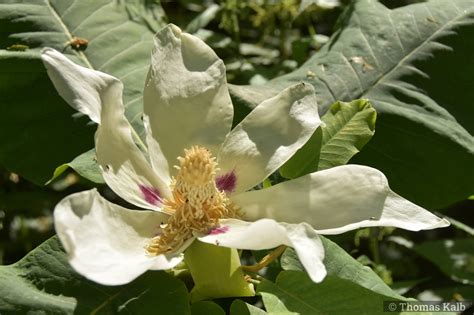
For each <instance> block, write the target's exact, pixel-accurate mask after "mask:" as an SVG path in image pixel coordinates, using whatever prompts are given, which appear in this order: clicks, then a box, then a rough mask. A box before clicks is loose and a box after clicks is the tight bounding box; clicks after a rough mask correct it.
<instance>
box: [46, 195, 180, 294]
mask: <svg viewBox="0 0 474 315" xmlns="http://www.w3.org/2000/svg"><path fill="white" fill-rule="evenodd" d="M167 219H168V216H167V215H165V214H161V213H159V212H155V211H142V210H129V209H125V208H122V207H120V206H117V205H114V204H112V203H110V202H108V201H107V200H105V199H103V198H102V197H101V196H100V195H99V194H98V193H97V191H96V190H95V189H94V190H89V191H85V192H81V193H77V194H73V195H70V196H68V197H66V198H65V199H63V200H62V201H61V202H60V203H59V204H58V205H57V206H56V208H55V210H54V224H55V227H56V232H57V234H58V237H59V239H60V240H61V243H62V244H63V246H64V248H65V249H66V252H67V253H68V256H69V262H70V264H71V265H72V267H74V269H75V270H76V271H77V272H79V273H80V274H81V275H83V276H85V277H86V278H88V279H90V280H93V281H95V282H98V283H101V284H105V285H120V284H125V283H128V282H130V281H132V280H133V279H135V278H137V277H138V276H140V275H141V274H142V273H144V272H145V271H147V270H148V269H169V268H173V267H174V266H175V265H177V264H178V263H179V262H180V261H181V257H179V256H171V255H169V256H165V255H159V256H156V257H150V256H148V255H147V254H146V252H145V248H144V247H145V245H146V244H147V242H148V241H149V240H150V238H151V237H153V236H154V235H155V233H156V232H157V231H159V225H160V223H161V222H166V221H167Z"/></svg>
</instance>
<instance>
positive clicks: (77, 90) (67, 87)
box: [41, 48, 117, 123]
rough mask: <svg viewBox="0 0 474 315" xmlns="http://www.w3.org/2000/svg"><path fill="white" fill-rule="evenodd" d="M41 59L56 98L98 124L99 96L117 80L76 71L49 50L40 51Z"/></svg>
mask: <svg viewBox="0 0 474 315" xmlns="http://www.w3.org/2000/svg"><path fill="white" fill-rule="evenodd" d="M41 59H42V60H43V64H44V65H45V67H46V70H47V72H48V75H49V78H50V79H51V81H52V82H53V84H54V86H55V88H56V90H57V91H58V93H59V95H61V97H62V98H63V99H64V100H65V101H66V102H67V103H68V104H69V105H70V106H71V107H73V108H74V109H75V110H77V111H79V112H81V113H83V114H85V115H87V116H89V118H90V119H91V120H92V121H94V122H96V123H100V111H101V108H102V100H101V94H102V93H104V92H105V91H106V90H107V89H108V87H109V86H110V85H112V84H113V83H115V82H116V81H117V79H116V78H114V77H112V76H110V75H108V74H106V73H102V72H99V71H94V70H92V69H88V68H84V67H79V66H78V65H76V64H75V63H73V62H72V61H70V60H69V59H67V58H66V57H65V56H64V55H63V54H61V53H60V52H58V51H56V50H54V49H51V48H45V49H43V51H42V52H41Z"/></svg>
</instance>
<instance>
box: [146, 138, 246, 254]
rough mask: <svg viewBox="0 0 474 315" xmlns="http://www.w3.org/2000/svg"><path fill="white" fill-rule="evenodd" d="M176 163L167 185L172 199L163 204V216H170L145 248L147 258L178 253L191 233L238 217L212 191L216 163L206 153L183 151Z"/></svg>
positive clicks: (228, 203) (223, 198) (221, 195)
mask: <svg viewBox="0 0 474 315" xmlns="http://www.w3.org/2000/svg"><path fill="white" fill-rule="evenodd" d="M178 161H179V166H175V167H176V168H177V169H178V174H177V175H176V178H173V180H172V183H171V191H172V196H173V197H172V198H171V199H165V200H164V201H163V204H164V208H165V209H164V210H165V212H167V213H173V215H171V217H170V218H169V220H168V222H167V223H166V225H165V226H163V228H162V230H161V234H159V235H158V236H155V237H153V238H152V239H151V240H150V242H149V244H148V245H147V247H146V251H147V253H148V254H149V255H151V256H156V255H159V254H164V253H169V252H173V251H176V250H178V249H179V248H180V247H181V246H182V245H183V244H184V242H185V241H186V240H188V239H190V238H191V237H192V236H193V232H198V233H207V232H208V231H209V230H210V229H212V228H214V227H216V226H217V225H218V224H219V219H223V218H235V217H238V209H237V208H236V207H235V206H234V205H233V203H232V202H231V201H230V200H229V198H227V196H226V194H225V192H224V191H220V190H219V189H217V187H216V183H215V175H216V171H217V162H216V159H215V157H213V156H212V154H211V153H210V152H209V151H208V150H207V149H205V148H202V147H198V146H194V147H192V148H191V149H189V150H184V157H178Z"/></svg>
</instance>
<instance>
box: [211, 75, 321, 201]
mask: <svg viewBox="0 0 474 315" xmlns="http://www.w3.org/2000/svg"><path fill="white" fill-rule="evenodd" d="M320 124H321V120H320V119H319V115H318V108H317V103H316V96H315V95H314V89H313V88H312V87H311V86H310V85H308V84H305V83H303V82H301V83H298V84H296V85H293V86H291V87H289V88H287V89H285V90H284V91H282V92H281V93H280V94H278V95H277V96H275V97H273V98H270V99H268V100H266V101H264V102H262V103H261V104H260V105H258V106H257V107H256V108H255V109H254V110H253V111H252V112H251V113H250V114H249V115H248V116H247V117H245V118H244V120H243V121H242V122H241V123H240V124H238V125H237V126H236V127H235V128H234V129H233V130H232V131H231V133H230V134H229V135H228V137H227V138H226V140H225V142H224V144H223V145H222V148H221V151H220V152H219V156H218V164H219V168H220V169H221V171H220V172H219V176H229V174H233V175H234V176H235V179H236V180H235V187H230V189H226V190H227V191H228V192H236V193H238V192H242V191H245V190H248V189H250V188H252V187H253V186H255V185H257V184H259V183H260V182H262V181H263V180H264V179H265V178H266V177H268V176H269V175H270V174H271V173H273V172H274V171H275V170H276V169H277V168H278V167H280V166H281V165H282V164H283V163H285V162H286V161H287V160H288V159H289V158H290V157H291V156H292V155H293V154H294V153H295V152H296V151H297V150H298V149H299V148H301V146H303V144H305V143H306V141H308V139H309V138H310V137H311V135H312V134H313V132H314V130H316V128H317V127H318V126H319V125H320ZM219 176H218V179H219Z"/></svg>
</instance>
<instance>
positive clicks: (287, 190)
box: [232, 165, 449, 234]
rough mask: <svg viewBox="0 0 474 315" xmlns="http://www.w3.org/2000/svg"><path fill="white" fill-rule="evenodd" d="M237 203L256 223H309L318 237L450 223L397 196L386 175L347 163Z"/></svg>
mask: <svg viewBox="0 0 474 315" xmlns="http://www.w3.org/2000/svg"><path fill="white" fill-rule="evenodd" d="M232 200H233V201H234V202H235V203H236V204H237V205H238V206H239V207H242V209H243V210H244V211H245V216H244V218H245V219H246V220H250V221H254V220H258V219H260V218H273V219H275V220H278V221H283V222H288V223H297V222H307V223H309V224H311V225H312V226H313V227H314V228H315V229H316V230H317V231H318V233H321V234H338V233H343V232H346V231H349V230H353V229H357V228H359V227H366V226H394V227H399V228H403V229H407V230H412V231H419V230H426V229H434V228H438V227H444V226H447V225H449V223H448V222H447V221H446V220H444V219H441V218H438V217H437V216H435V215H433V214H431V213H430V212H429V211H428V210H425V209H423V208H421V207H419V206H417V205H415V204H413V203H411V202H409V201H408V200H406V199H404V198H402V197H400V196H398V195H397V194H395V193H394V192H392V191H391V190H390V188H389V186H388V182H387V179H386V177H385V175H384V174H383V173H382V172H380V171H378V170H376V169H374V168H370V167H367V166H361V165H344V166H339V167H334V168H331V169H328V170H324V171H320V172H316V173H312V174H308V175H305V176H303V177H300V178H297V179H294V180H291V181H287V182H283V183H280V184H278V185H275V186H272V187H270V188H267V189H263V190H258V191H249V192H245V193H242V194H239V195H237V196H232Z"/></svg>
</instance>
